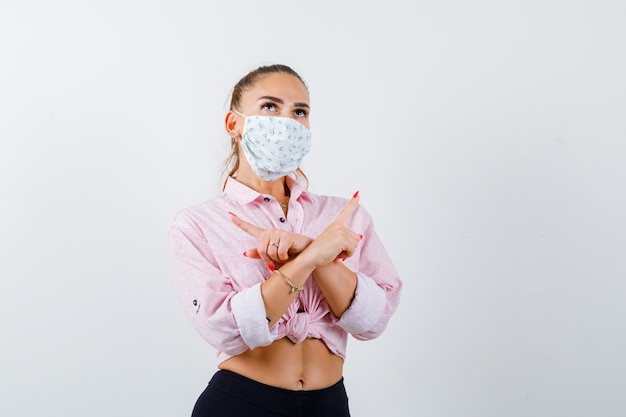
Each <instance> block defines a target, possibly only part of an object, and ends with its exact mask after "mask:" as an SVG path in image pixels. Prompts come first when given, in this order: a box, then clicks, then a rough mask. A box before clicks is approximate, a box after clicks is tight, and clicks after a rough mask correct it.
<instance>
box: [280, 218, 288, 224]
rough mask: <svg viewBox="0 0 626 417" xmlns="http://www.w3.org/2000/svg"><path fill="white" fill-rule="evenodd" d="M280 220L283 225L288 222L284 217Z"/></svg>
mask: <svg viewBox="0 0 626 417" xmlns="http://www.w3.org/2000/svg"><path fill="white" fill-rule="evenodd" d="M278 220H280V222H281V223H285V222H286V221H287V220H285V218H284V217H281V218H280V219H278Z"/></svg>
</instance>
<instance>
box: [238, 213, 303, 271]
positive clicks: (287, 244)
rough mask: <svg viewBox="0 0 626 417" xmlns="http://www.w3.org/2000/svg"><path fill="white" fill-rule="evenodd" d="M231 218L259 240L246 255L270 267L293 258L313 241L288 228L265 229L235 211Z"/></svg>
mask: <svg viewBox="0 0 626 417" xmlns="http://www.w3.org/2000/svg"><path fill="white" fill-rule="evenodd" d="M230 219H231V221H232V222H233V223H234V224H235V225H236V226H237V227H239V228H240V229H241V230H243V231H244V232H246V233H248V234H249V235H250V236H253V237H255V238H256V239H257V240H258V241H259V244H258V246H257V247H256V248H251V249H248V250H246V252H245V254H246V256H247V257H248V258H255V259H262V260H263V262H265V264H266V265H268V266H270V268H273V267H274V266H275V264H284V263H285V262H287V261H288V260H290V259H292V258H293V257H295V256H296V255H297V254H299V253H300V252H302V251H303V250H304V249H305V248H306V247H307V246H309V244H310V243H311V242H312V241H313V239H311V238H310V237H307V236H304V235H301V234H298V233H293V232H288V231H286V230H281V229H273V228H272V229H263V228H261V227H258V226H255V225H253V224H252V223H248V222H247V221H244V220H241V219H240V218H239V217H237V216H235V215H234V214H233V213H230Z"/></svg>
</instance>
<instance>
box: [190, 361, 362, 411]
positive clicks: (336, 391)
mask: <svg viewBox="0 0 626 417" xmlns="http://www.w3.org/2000/svg"><path fill="white" fill-rule="evenodd" d="M244 416H245V417H278V416H282V417H350V411H349V410H348V396H347V395H346V390H345V387H344V385H343V378H342V379H341V380H340V381H339V382H337V383H336V384H335V385H333V386H331V387H328V388H324V389H320V390H313V391H292V390H288V389H283V388H276V387H272V386H270V385H265V384H262V383H260V382H257V381H254V380H252V379H249V378H246V377H244V376H241V375H239V374H236V373H234V372H230V371H224V370H220V371H218V372H217V373H215V375H213V378H211V381H210V382H209V385H208V386H207V388H206V389H205V390H204V392H203V393H202V394H201V395H200V397H199V398H198V401H197V402H196V405H195V407H194V409H193V413H192V417H244Z"/></svg>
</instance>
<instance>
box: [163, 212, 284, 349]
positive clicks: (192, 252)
mask: <svg viewBox="0 0 626 417" xmlns="http://www.w3.org/2000/svg"><path fill="white" fill-rule="evenodd" d="M169 240H170V246H171V264H172V270H173V271H172V272H173V275H174V281H175V285H176V290H177V294H178V298H179V300H180V302H181V304H182V306H183V310H184V313H185V316H186V317H187V318H188V319H189V321H190V322H191V324H192V325H193V327H194V328H195V329H196V331H197V332H198V333H199V334H200V335H201V336H202V337H203V338H204V339H205V340H206V341H208V342H209V343H210V344H211V345H212V346H214V347H215V348H216V349H217V350H218V351H220V352H223V353H225V354H227V355H229V356H234V355H238V354H240V353H243V352H245V351H246V350H248V349H253V348H255V347H258V346H266V345H269V344H271V343H272V341H273V340H274V338H275V336H276V335H275V333H276V331H274V332H271V331H270V330H269V327H268V325H267V321H266V319H265V307H264V304H263V299H262V297H261V292H260V284H258V285H255V286H252V287H250V288H246V289H244V290H242V291H239V292H238V291H236V289H235V286H234V285H233V282H232V280H231V278H230V277H228V276H226V275H224V274H223V272H222V271H221V270H220V268H219V267H218V265H217V261H216V259H215V257H214V256H213V253H212V252H211V250H210V247H209V245H208V242H207V240H206V237H205V236H204V235H203V234H202V232H201V231H200V230H198V229H196V228H195V227H194V225H193V222H191V221H185V220H184V219H181V218H180V216H177V217H176V218H175V221H174V224H173V225H172V227H171V228H170V231H169Z"/></svg>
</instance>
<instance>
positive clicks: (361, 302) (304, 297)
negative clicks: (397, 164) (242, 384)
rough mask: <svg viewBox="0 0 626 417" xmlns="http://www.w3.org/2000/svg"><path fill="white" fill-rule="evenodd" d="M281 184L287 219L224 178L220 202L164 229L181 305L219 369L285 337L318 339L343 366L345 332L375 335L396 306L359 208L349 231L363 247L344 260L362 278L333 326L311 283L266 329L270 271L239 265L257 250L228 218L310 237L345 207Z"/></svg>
mask: <svg viewBox="0 0 626 417" xmlns="http://www.w3.org/2000/svg"><path fill="white" fill-rule="evenodd" d="M287 180H288V186H289V189H290V191H291V197H290V200H289V210H288V215H287V216H286V217H285V215H284V213H283V211H282V209H281V208H280V205H279V204H278V201H276V199H274V197H272V196H270V195H263V194H259V193H258V192H257V191H254V190H253V189H251V188H248V187H247V186H245V185H243V184H241V183H239V182H238V181H236V180H235V179H233V178H229V179H228V181H227V184H226V188H225V190H224V192H223V193H221V194H219V195H217V196H216V197H214V198H212V199H210V200H208V201H206V202H204V203H202V204H198V205H196V206H193V207H189V208H186V209H184V210H181V211H180V212H179V213H177V215H176V216H175V219H174V223H173V225H172V227H171V229H170V233H169V237H170V242H171V248H172V266H173V273H174V278H175V283H176V288H177V291H178V296H179V299H180V301H181V303H182V305H183V309H184V312H185V315H186V316H187V318H188V319H189V320H190V321H191V323H192V325H193V326H194V327H195V329H196V330H197V331H198V333H200V335H201V336H202V337H203V338H204V339H206V340H207V341H208V342H209V343H210V344H211V345H213V346H214V347H215V348H216V349H217V351H218V352H217V357H218V362H219V363H221V362H223V361H225V360H226V359H228V358H230V357H232V356H235V355H238V354H240V353H243V352H245V351H246V350H248V349H254V348H255V347H258V346H267V345H269V344H271V343H272V342H273V341H274V340H277V339H280V338H282V337H288V338H289V339H291V340H292V341H293V342H294V343H297V342H301V341H303V340H304V339H305V338H308V337H311V338H318V339H321V340H323V341H324V343H325V344H326V346H327V347H328V349H330V351H331V352H333V353H334V354H336V355H338V356H340V357H341V358H345V352H346V344H347V338H348V333H350V334H352V336H353V337H355V338H356V339H359V340H368V339H373V338H375V337H377V336H379V335H380V334H381V333H382V332H383V330H384V329H385V327H386V326H387V323H388V321H389V319H390V318H391V316H392V314H393V313H394V312H395V310H396V308H397V307H398V303H399V301H400V292H401V289H402V282H401V280H400V277H399V276H398V273H397V271H396V269H395V267H394V265H393V264H392V262H391V260H390V259H389V256H388V255H387V252H386V250H385V248H384V246H383V244H382V243H381V241H380V240H379V238H378V236H377V235H376V232H375V231H374V224H373V223H372V219H371V217H370V215H369V214H368V213H367V212H366V211H365V209H364V208H363V207H362V206H359V207H358V208H357V209H356V210H355V212H354V214H353V215H352V217H351V220H350V222H349V223H348V227H349V228H350V229H351V230H353V231H355V232H356V233H360V234H362V235H363V239H362V240H361V242H360V243H359V246H358V247H357V249H356V252H355V253H354V255H353V256H351V257H350V258H348V259H346V260H345V264H346V266H348V268H350V269H351V270H352V271H354V272H355V273H356V274H357V276H358V282H357V288H356V295H355V297H354V299H353V301H352V304H351V306H350V307H349V308H348V310H346V312H345V313H344V314H343V315H342V316H341V317H340V318H339V317H336V316H335V315H334V314H333V313H332V312H331V310H330V308H329V306H328V304H327V302H326V300H325V299H324V296H323V294H322V292H321V290H320V289H319V288H318V286H317V284H316V282H315V280H314V279H313V278H309V279H308V280H307V282H306V284H305V286H304V291H303V292H302V293H301V295H300V296H299V297H297V298H296V299H295V300H294V302H293V303H292V304H291V306H290V307H289V308H288V310H287V311H286V312H285V314H284V315H283V316H282V317H281V318H280V319H279V320H278V322H277V323H276V324H275V325H274V326H272V328H269V326H268V325H267V320H266V318H265V316H266V314H265V305H264V304H263V299H262V298H261V283H262V282H263V281H264V280H265V279H267V278H268V277H269V276H270V275H271V271H270V270H269V269H268V268H267V266H266V265H265V264H264V263H263V261H261V260H259V259H250V258H246V257H245V256H243V252H244V251H245V250H246V249H250V248H253V247H256V246H257V241H256V239H255V238H254V237H252V236H250V235H248V234H247V233H246V232H244V231H242V230H241V229H239V228H238V227H237V226H235V225H234V224H233V223H232V222H231V221H230V218H229V215H228V212H229V211H231V212H233V213H235V214H236V215H237V216H238V217H240V218H241V219H243V220H246V221H249V222H251V223H253V224H255V225H257V226H259V227H263V228H278V229H283V230H289V231H292V232H295V233H299V234H303V235H306V236H309V237H311V238H315V237H317V236H318V235H319V234H320V233H321V231H322V230H323V229H324V228H325V227H326V226H327V225H328V224H329V223H330V222H331V221H332V220H334V219H335V217H336V216H337V214H338V213H339V212H340V211H341V209H342V208H343V207H344V206H345V205H346V203H347V202H348V200H347V199H345V198H338V197H328V196H321V195H315V194H312V193H310V192H308V191H306V190H304V189H303V188H302V187H301V186H300V185H299V184H298V183H297V182H296V181H294V180H292V179H291V178H289V177H288V178H287ZM288 290H289V287H288V285H287V284H285V291H288ZM300 307H302V308H300ZM298 310H304V312H300V313H299V312H298Z"/></svg>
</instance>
